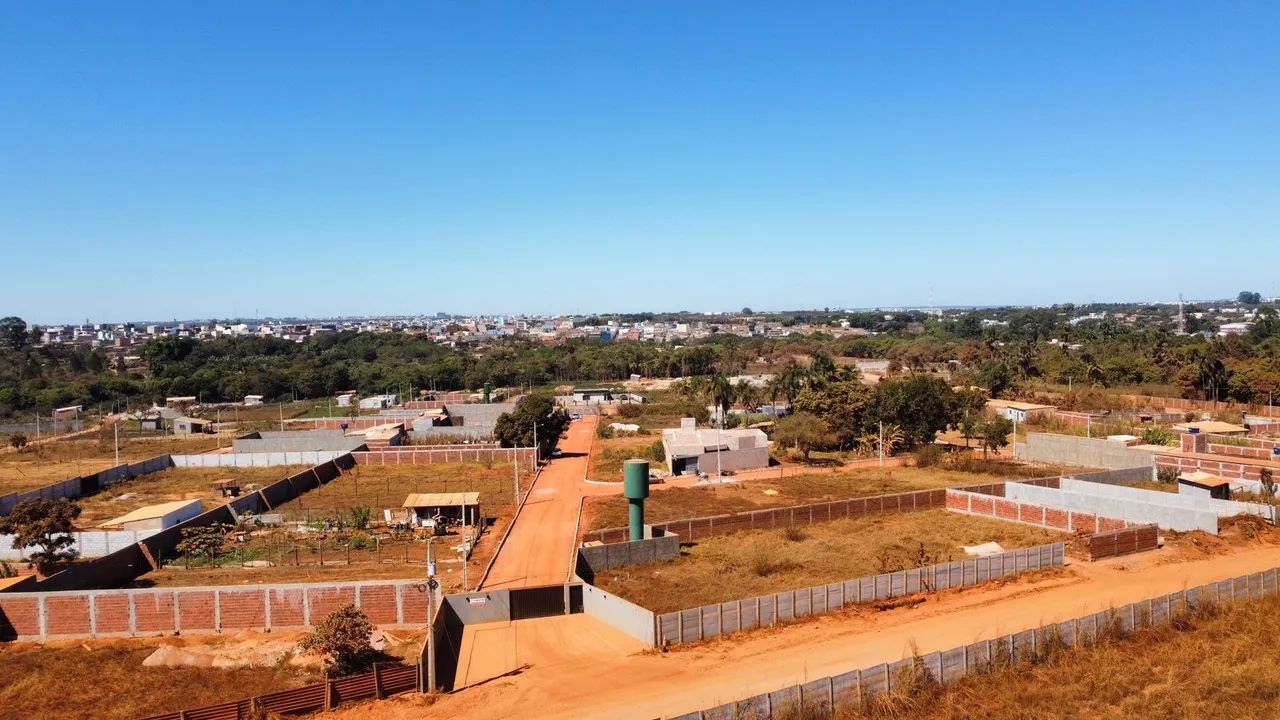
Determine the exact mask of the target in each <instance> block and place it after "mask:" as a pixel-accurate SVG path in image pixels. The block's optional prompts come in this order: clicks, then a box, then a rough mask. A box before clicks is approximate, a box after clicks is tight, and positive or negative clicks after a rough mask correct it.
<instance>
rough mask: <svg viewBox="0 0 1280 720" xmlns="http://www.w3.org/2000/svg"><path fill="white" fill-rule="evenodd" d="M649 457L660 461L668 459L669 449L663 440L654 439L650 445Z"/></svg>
mask: <svg viewBox="0 0 1280 720" xmlns="http://www.w3.org/2000/svg"><path fill="white" fill-rule="evenodd" d="M649 459H650V460H653V461H654V462H660V463H664V462H666V461H667V450H666V447H665V446H663V444H662V441H661V440H654V441H653V443H652V444H650V445H649Z"/></svg>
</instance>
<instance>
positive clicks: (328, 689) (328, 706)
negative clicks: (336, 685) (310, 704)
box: [324, 680, 333, 710]
mask: <svg viewBox="0 0 1280 720" xmlns="http://www.w3.org/2000/svg"><path fill="white" fill-rule="evenodd" d="M324 709H325V710H332V709H333V680H325V681H324Z"/></svg>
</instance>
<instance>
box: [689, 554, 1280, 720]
mask: <svg viewBox="0 0 1280 720" xmlns="http://www.w3.org/2000/svg"><path fill="white" fill-rule="evenodd" d="M1276 594H1280V570H1278V569H1276V568H1272V569H1271V570H1265V571H1263V572H1260V573H1254V574H1253V575H1242V576H1240V577H1236V578H1231V579H1229V580H1223V581H1221V582H1217V583H1210V584H1208V585H1201V586H1200V587H1195V588H1191V589H1188V590H1183V591H1180V592H1176V593H1172V594H1169V595H1162V596H1160V597H1155V598H1150V599H1148V600H1140V601H1138V602H1135V603H1131V604H1129V605H1125V606H1123V607H1119V608H1113V609H1111V610H1105V611H1103V612H1099V613H1094V614H1092V615H1085V616H1083V617H1080V618H1075V619H1072V620H1066V621H1064V622H1060V623H1051V624H1048V625H1042V626H1040V627H1037V628H1033V629H1030V630H1024V631H1022V632H1017V633H1013V634H1010V635H1003V636H1001V637H998V638H995V639H993V640H980V641H978V642H975V643H971V644H969V645H964V646H962V647H955V648H951V649H949V650H942V651H940V652H931V653H928V654H926V655H922V656H918V657H909V658H903V659H901V660H898V661H896V662H891V663H884V664H881V665H875V666H872V667H869V668H864V669H862V670H853V671H851V672H847V673H842V674H839V675H832V676H830V677H825V678H819V679H817V680H812V681H809V682H806V683H802V684H799V685H791V686H789V687H784V688H781V689H779V690H776V691H774V692H769V693H763V694H761V695H756V696H754V697H750V698H746V699H744V700H740V701H737V702H731V703H727V704H724V705H720V706H718V707H714V708H709V709H706V710H701V711H697V712H691V713H686V714H684V715H679V716H676V717H675V718H673V719H672V720H772V719H773V718H778V720H782V719H783V718H791V717H831V716H833V715H835V714H836V713H839V712H842V711H846V710H854V709H859V708H863V707H866V706H867V705H866V704H867V703H868V702H869V701H873V699H874V698H876V697H877V696H882V695H887V694H889V693H893V692H895V691H896V690H897V689H899V688H900V687H902V685H901V684H900V683H903V682H904V679H903V674H904V673H905V672H907V671H910V670H914V669H917V668H918V669H920V670H923V671H925V672H926V673H927V674H928V677H929V678H930V679H931V680H933V681H935V682H942V683H949V682H954V681H956V680H959V679H961V678H963V677H965V676H968V675H978V674H982V673H984V672H988V671H989V670H991V669H993V668H996V667H1007V666H1009V665H1010V664H1012V663H1016V662H1030V663H1037V662H1039V661H1041V660H1044V659H1046V658H1047V657H1049V656H1050V654H1051V652H1053V651H1057V650H1059V649H1061V648H1063V647H1064V646H1065V647H1067V648H1073V647H1076V646H1083V645H1087V644H1089V643H1091V642H1092V641H1094V640H1095V639H1097V638H1099V637H1101V636H1104V635H1109V634H1114V633H1120V634H1122V635H1128V634H1129V633H1132V632H1133V631H1135V630H1138V629H1140V628H1145V627H1156V626H1160V625H1165V624H1167V623H1170V622H1172V621H1173V620H1174V619H1175V618H1176V617H1177V616H1178V615H1179V614H1181V613H1183V612H1188V611H1192V610H1194V609H1195V608H1197V607H1199V606H1201V604H1202V603H1223V602H1232V601H1243V600H1252V599H1258V598H1264V597H1271V596H1274V595H1276Z"/></svg>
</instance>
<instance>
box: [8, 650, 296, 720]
mask: <svg viewBox="0 0 1280 720" xmlns="http://www.w3.org/2000/svg"><path fill="white" fill-rule="evenodd" d="M156 647H157V643H156V642H152V641H142V640H137V639H130V640H121V641H115V642H107V643H103V642H98V643H87V642H86V643H80V642H77V643H75V644H70V643H62V644H51V645H49V646H40V645H35V644H30V643H15V644H12V645H3V646H0V715H2V716H4V717H10V718H33V719H34V718H50V719H52V718H81V717H92V718H95V720H131V719H132V718H138V717H142V716H145V715H153V714H156V713H161V712H172V711H174V710H178V709H180V708H192V707H199V706H203V705H211V704H214V703H220V702H227V701H231V700H238V699H240V698H244V697H250V696H254V695H262V694H264V693H268V692H274V691H276V690H285V689H288V688H293V687H300V686H302V685H306V684H308V683H310V682H317V681H318V680H319V677H318V676H317V675H315V674H314V673H312V672H308V671H306V670H302V669H298V668H291V667H288V666H282V667H277V668H238V669H229V670H223V669H215V668H198V667H155V668H149V667H142V661H143V659H144V658H146V657H147V656H148V655H150V654H151V653H152V652H153V651H154V650H155V648H156Z"/></svg>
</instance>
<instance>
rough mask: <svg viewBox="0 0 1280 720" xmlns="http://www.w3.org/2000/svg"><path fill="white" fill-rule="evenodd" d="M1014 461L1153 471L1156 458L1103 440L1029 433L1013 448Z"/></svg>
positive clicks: (1149, 453) (1144, 452)
mask: <svg viewBox="0 0 1280 720" xmlns="http://www.w3.org/2000/svg"><path fill="white" fill-rule="evenodd" d="M1014 457H1016V458H1017V459H1019V460H1028V461H1033V462H1044V463H1053V464H1056V465H1079V466H1082V467H1097V468H1112V469H1116V470H1119V469H1125V468H1134V467H1140V466H1141V467H1151V463H1152V459H1153V458H1154V455H1153V454H1152V453H1151V452H1150V451H1149V450H1138V449H1136V448H1131V447H1127V446H1125V445H1121V444H1120V443H1116V442H1111V441H1110V440H1106V439H1102V438H1082V437H1076V436H1074V435H1054V434H1050V433H1027V440H1026V442H1020V443H1016V444H1015V445H1014Z"/></svg>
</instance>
